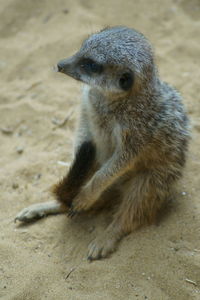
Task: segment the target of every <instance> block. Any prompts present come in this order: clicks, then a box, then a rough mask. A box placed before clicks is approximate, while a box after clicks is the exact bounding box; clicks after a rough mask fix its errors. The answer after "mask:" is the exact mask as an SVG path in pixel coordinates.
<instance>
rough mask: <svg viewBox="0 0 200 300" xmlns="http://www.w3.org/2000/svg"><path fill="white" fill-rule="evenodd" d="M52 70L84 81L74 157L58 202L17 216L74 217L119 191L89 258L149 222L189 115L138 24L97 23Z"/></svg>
mask: <svg viewBox="0 0 200 300" xmlns="http://www.w3.org/2000/svg"><path fill="white" fill-rule="evenodd" d="M57 68H58V71H59V72H62V73H64V74H67V75H69V76H71V77H73V78H74V79H76V80H78V81H81V82H83V83H84V89H83V99H82V104H81V114H80V121H79V128H78V133H77V138H76V141H75V150H74V153H75V155H74V161H73V163H72V166H71V168H70V170H69V172H68V174H67V175H66V177H64V178H63V180H62V181H61V182H59V183H58V184H57V185H56V186H55V187H54V194H55V196H56V198H57V201H55V202H47V203H42V204H36V205H32V206H30V207H28V208H26V209H24V210H22V212H20V213H19V214H18V215H17V217H16V220H19V221H24V222H26V221H29V220H31V219H33V218H35V217H41V216H44V215H48V214H51V213H64V212H67V213H68V216H70V217H72V216H74V215H75V214H79V213H81V212H83V211H88V210H90V209H92V208H94V207H95V205H96V204H97V203H101V202H103V201H104V200H105V199H104V198H105V197H106V193H107V192H109V195H111V197H112V191H113V192H114V191H116V190H117V191H118V193H119V195H120V202H119V203H118V205H117V208H115V214H114V215H113V219H112V222H111V223H110V224H109V225H108V227H107V228H106V230H105V231H104V232H103V233H102V234H100V235H99V236H97V237H96V239H95V240H93V241H92V242H91V243H90V245H89V248H88V255H87V257H88V259H89V260H95V259H100V258H103V257H106V256H108V254H110V253H111V252H113V251H114V250H115V249H116V245H117V243H118V242H119V240H120V239H121V238H122V237H123V236H125V235H126V234H129V233H130V232H132V231H133V230H135V229H137V228H138V227H140V226H141V225H144V224H151V223H153V222H154V221H155V219H156V216H157V215H158V213H159V211H160V209H161V207H162V206H163V204H164V203H165V202H166V201H167V199H168V198H169V197H171V195H172V192H173V187H174V185H175V183H176V182H177V180H178V179H179V178H180V177H181V175H182V170H183V166H184V164H185V160H186V152H187V146H188V141H189V136H190V134H189V129H188V118H187V115H186V113H185V110H184V107H183V104H182V99H181V96H180V94H179V93H178V92H177V91H176V90H175V89H174V88H172V87H171V86H169V85H168V84H167V83H165V82H163V81H162V80H161V79H160V78H159V75H158V72H157V67H156V65H155V62H154V55H153V50H152V47H151V44H150V43H149V41H148V40H147V39H146V38H145V37H144V35H143V34H141V33H139V32H138V31H136V30H133V29H130V28H127V27H121V26H119V27H111V28H106V29H103V30H102V31H100V32H98V33H95V34H93V35H91V36H90V37H89V38H87V39H86V40H85V41H84V42H83V44H82V46H81V48H80V50H79V51H78V52H77V53H76V54H75V55H73V56H72V57H70V58H68V59H64V60H61V61H60V62H59V63H58V65H57ZM106 201H109V200H106Z"/></svg>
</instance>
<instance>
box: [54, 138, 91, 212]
mask: <svg viewBox="0 0 200 300" xmlns="http://www.w3.org/2000/svg"><path fill="white" fill-rule="evenodd" d="M95 152H96V149H95V145H94V144H93V143H92V142H91V141H85V142H83V143H82V145H81V146H80V147H79V149H78V151H77V153H76V156H75V159H74V162H73V164H72V166H71V168H70V170H69V173H68V174H67V175H66V176H65V177H64V178H63V179H62V180H61V181H60V182H59V183H58V184H56V185H55V186H54V187H53V190H52V191H53V194H54V195H55V196H56V199H57V200H58V201H59V202H61V203H62V204H64V205H66V206H67V207H70V206H71V204H72V201H73V199H74V197H75V196H76V195H77V194H78V193H79V191H80V189H81V187H82V185H83V184H84V183H85V181H86V179H88V177H89V176H90V174H91V171H92V168H93V167H94V164H95Z"/></svg>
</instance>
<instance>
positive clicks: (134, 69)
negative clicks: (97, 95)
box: [57, 27, 155, 93]
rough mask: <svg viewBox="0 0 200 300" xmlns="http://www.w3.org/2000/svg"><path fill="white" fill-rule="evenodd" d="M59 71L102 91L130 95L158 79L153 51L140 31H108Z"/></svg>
mask: <svg viewBox="0 0 200 300" xmlns="http://www.w3.org/2000/svg"><path fill="white" fill-rule="evenodd" d="M57 69H58V71H59V72H62V73H65V74H67V75H69V76H71V77H73V78H75V79H77V80H79V81H82V82H84V83H86V84H88V85H90V86H92V87H96V88H99V89H101V90H102V91H107V92H114V93H127V92H131V91H134V90H136V89H137V90H138V88H139V89H140V88H144V86H145V84H149V83H150V82H151V81H153V78H154V77H155V68H154V62H153V54H152V48H151V45H150V44H149V42H148V40H147V39H146V38H145V37H144V36H143V35H142V34H141V33H139V32H137V31H135V30H133V29H130V28H127V27H112V28H106V29H104V30H102V31H100V32H98V33H95V34H93V35H91V36H90V37H89V38H88V39H86V40H85V41H84V42H83V44H82V46H81V48H80V50H79V51H78V52H77V53H76V54H75V55H73V56H72V57H70V58H68V59H63V60H61V61H60V62H58V64H57Z"/></svg>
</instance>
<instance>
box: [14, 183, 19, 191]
mask: <svg viewBox="0 0 200 300" xmlns="http://www.w3.org/2000/svg"><path fill="white" fill-rule="evenodd" d="M18 187H19V184H18V183H16V182H13V184H12V188H13V189H14V190H16V189H18Z"/></svg>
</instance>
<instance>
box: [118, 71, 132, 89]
mask: <svg viewBox="0 0 200 300" xmlns="http://www.w3.org/2000/svg"><path fill="white" fill-rule="evenodd" d="M133 79H134V78H133V74H132V73H131V72H125V73H123V74H122V75H121V76H120V79H119V86H120V88H121V89H122V90H124V91H128V90H130V88H131V87H132V85H133Z"/></svg>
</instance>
